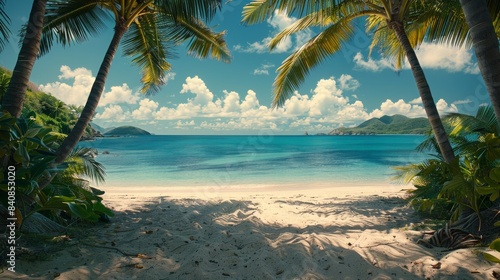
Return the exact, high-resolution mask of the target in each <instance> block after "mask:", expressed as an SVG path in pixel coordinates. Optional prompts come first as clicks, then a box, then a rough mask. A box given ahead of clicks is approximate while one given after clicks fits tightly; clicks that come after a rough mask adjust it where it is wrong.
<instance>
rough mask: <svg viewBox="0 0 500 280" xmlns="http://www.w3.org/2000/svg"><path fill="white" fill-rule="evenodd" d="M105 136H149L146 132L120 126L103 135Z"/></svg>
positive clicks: (133, 127) (136, 128) (132, 127)
mask: <svg viewBox="0 0 500 280" xmlns="http://www.w3.org/2000/svg"><path fill="white" fill-rule="evenodd" d="M104 135H105V136H130V135H135V136H138V135H151V133H149V132H147V131H146V130H143V129H140V128H138V127H135V126H120V127H117V128H114V129H111V130H109V131H107V132H106V133H104Z"/></svg>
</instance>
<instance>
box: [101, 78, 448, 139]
mask: <svg viewBox="0 0 500 280" xmlns="http://www.w3.org/2000/svg"><path fill="white" fill-rule="evenodd" d="M359 86H360V85H359V82H358V81H357V80H356V79H355V78H353V77H352V76H350V75H347V74H345V75H341V76H340V77H339V78H335V77H330V78H327V79H320V80H319V81H318V82H317V84H316V86H315V87H314V88H313V89H312V90H311V91H310V92H309V93H308V94H302V93H300V92H298V91H296V92H295V93H294V94H293V96H291V97H290V98H289V99H288V100H286V101H285V103H284V106H283V107H282V108H278V109H272V108H270V107H268V106H264V105H261V104H260V101H259V99H258V96H257V93H256V92H255V91H253V90H248V91H247V92H246V94H241V93H238V92H236V91H231V90H223V91H222V95H221V96H220V97H218V98H215V95H214V94H213V93H212V92H211V90H210V89H209V88H208V87H207V85H206V84H205V82H204V81H203V79H202V78H200V77H198V76H194V77H187V78H186V79H185V83H184V84H183V86H182V89H181V90H180V93H181V94H183V95H186V100H185V102H181V103H179V104H177V105H171V106H162V105H161V104H159V102H157V101H154V100H152V99H149V98H143V99H141V100H140V101H139V102H138V104H136V105H130V106H128V107H130V109H129V110H124V109H123V108H122V107H121V106H119V105H115V104H110V105H108V106H106V108H104V110H103V112H102V113H100V114H97V115H96V119H99V120H101V121H105V122H115V123H116V122H125V121H129V120H131V119H133V120H145V121H150V122H153V123H155V122H158V124H162V125H166V126H167V127H169V128H173V129H181V130H182V129H190V130H193V129H203V130H207V129H208V130H214V131H233V132H238V131H256V130H273V131H289V130H302V131H328V130H330V129H333V128H335V127H338V126H347V127H349V126H354V125H356V124H359V123H360V122H362V121H365V120H367V119H369V118H373V117H381V116H383V115H394V114H403V115H405V116H409V117H425V111H424V109H423V107H422V105H421V101H420V98H416V99H414V100H409V101H405V100H403V99H400V100H390V99H387V100H386V101H384V102H383V103H381V104H380V107H379V108H377V109H375V110H373V111H371V112H370V111H368V110H367V108H366V107H365V105H364V104H363V102H362V101H361V100H357V99H354V100H352V101H351V100H350V99H349V97H348V96H346V95H345V92H346V91H348V90H353V89H357V88H358V87H359ZM436 106H437V108H438V110H439V112H440V113H444V112H456V111H457V107H456V106H455V104H453V103H452V104H449V103H448V102H446V101H445V100H443V99H440V100H439V101H438V102H437V103H436ZM134 107H135V108H134Z"/></svg>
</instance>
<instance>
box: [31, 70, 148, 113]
mask: <svg viewBox="0 0 500 280" xmlns="http://www.w3.org/2000/svg"><path fill="white" fill-rule="evenodd" d="M60 71H61V75H59V76H58V78H59V80H73V83H72V84H68V83H65V82H60V81H57V82H53V83H48V84H45V85H40V90H41V91H44V92H48V93H50V94H52V95H53V96H54V97H56V98H58V99H60V100H62V101H63V102H65V103H67V104H72V105H77V106H83V105H85V103H86V102H87V98H88V96H89V93H90V90H91V88H92V84H93V83H94V81H95V77H94V76H93V75H92V71H90V70H88V69H86V68H84V67H79V68H76V69H74V70H72V69H71V68H70V67H69V66H66V65H63V66H61V68H60ZM138 95H139V94H138V93H133V92H132V90H131V89H130V88H129V87H128V85H127V84H126V83H124V84H122V85H121V86H112V87H111V90H110V91H108V92H106V91H105V92H104V93H103V95H102V97H101V100H100V101H99V106H106V105H110V104H119V103H127V104H137V101H138V100H139V96H138Z"/></svg>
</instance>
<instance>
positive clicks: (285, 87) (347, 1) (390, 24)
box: [243, 0, 455, 162]
mask: <svg viewBox="0 0 500 280" xmlns="http://www.w3.org/2000/svg"><path fill="white" fill-rule="evenodd" d="M289 2H292V1H277V0H260V1H254V2H251V3H250V4H248V5H246V6H245V7H244V8H243V22H244V23H248V24H254V23H258V22H261V21H263V20H264V19H266V18H267V17H268V16H270V15H272V13H273V12H274V11H275V9H278V10H281V11H284V12H287V13H290V12H294V11H296V12H297V13H299V14H302V13H305V14H306V15H305V16H303V17H301V18H300V19H299V20H297V21H296V22H295V23H294V24H292V25H291V26H289V27H288V28H286V29H284V30H283V31H281V32H280V33H279V34H278V35H276V36H275V37H274V38H273V39H272V40H271V42H270V43H269V46H270V49H271V50H272V49H274V48H275V47H276V46H277V45H278V44H279V43H280V42H281V41H282V40H283V39H285V38H286V37H287V36H290V35H291V34H293V33H295V32H298V31H300V30H303V29H306V28H310V27H315V26H319V27H323V28H324V30H322V31H321V32H320V33H319V34H317V35H316V36H314V37H313V38H312V39H310V40H309V41H308V42H307V43H306V44H305V45H303V46H302V47H300V48H299V49H298V50H297V51H295V52H294V53H293V54H291V55H290V56H289V57H288V58H286V59H285V60H284V61H283V63H282V64H281V66H280V67H279V68H278V70H277V71H278V75H277V77H276V79H275V82H274V100H273V106H274V107H276V106H281V105H282V104H284V102H285V100H286V99H287V98H288V97H290V95H292V94H293V91H294V90H295V89H296V88H297V87H298V86H299V84H300V83H301V82H302V81H303V80H304V78H305V76H306V75H307V74H308V73H309V71H310V69H311V68H312V67H314V66H316V65H317V64H319V63H320V62H322V61H323V60H324V59H326V58H327V57H328V56H330V55H333V54H334V53H336V52H337V51H339V50H340V49H341V48H342V45H343V44H344V43H345V42H347V41H348V40H349V39H350V38H351V37H352V35H353V33H354V28H353V25H352V24H353V21H354V20H356V19H358V18H360V17H366V18H367V23H368V27H369V28H374V27H375V26H376V27H377V29H376V32H375V33H374V42H381V41H382V40H383V39H387V38H389V37H388V34H392V35H391V36H393V38H395V40H397V42H398V44H399V45H400V46H401V48H402V49H403V51H404V54H405V56H406V57H407V59H408V62H409V64H410V66H411V69H412V72H413V76H414V78H415V81H416V83H417V88H418V91H419V93H420V97H421V99H422V104H423V106H424V109H425V112H426V114H427V118H428V119H429V122H430V124H431V126H432V129H433V132H434V135H435V137H436V139H437V141H438V144H439V147H440V150H441V154H442V156H443V158H444V159H445V161H446V162H451V161H452V160H453V158H454V157H455V156H454V153H453V149H452V147H451V145H450V142H449V140H448V137H447V135H446V132H445V130H444V127H443V124H442V122H441V118H440V117H439V114H438V111H437V108H436V105H435V103H434V100H433V97H432V94H431V91H430V88H429V85H428V83H427V79H426V77H425V75H424V72H423V70H422V67H421V66H420V63H419V61H418V58H417V56H416V54H415V51H414V49H413V47H414V46H415V43H414V42H411V41H410V39H409V37H408V34H407V33H406V30H405V28H407V26H409V25H410V24H411V22H412V20H415V15H418V13H416V12H418V11H416V9H417V8H418V7H421V3H420V2H421V1H417V0H373V1H370V0H338V1H315V0H310V1H294V3H289ZM378 31H380V32H378ZM413 37H419V36H416V35H415V34H414V35H413V36H412V37H410V38H411V39H412V40H413ZM413 41H414V40H413Z"/></svg>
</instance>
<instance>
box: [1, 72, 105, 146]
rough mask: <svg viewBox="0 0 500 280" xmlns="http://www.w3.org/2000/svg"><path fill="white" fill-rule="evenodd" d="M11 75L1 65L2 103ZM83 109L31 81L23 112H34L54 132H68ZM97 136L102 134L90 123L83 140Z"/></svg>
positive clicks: (25, 113)
mask: <svg viewBox="0 0 500 280" xmlns="http://www.w3.org/2000/svg"><path fill="white" fill-rule="evenodd" d="M11 76H12V71H10V70H8V69H5V68H4V67H1V66H0V103H1V101H2V99H3V95H4V94H5V92H6V90H7V85H8V84H9V81H10V77H11ZM82 109H83V107H78V106H73V105H68V104H66V103H64V102H62V101H61V100H59V99H57V98H55V97H54V96H52V95H50V94H47V93H45V92H42V91H40V90H39V89H38V86H37V85H35V84H34V83H32V82H29V84H28V90H27V91H26V99H25V101H24V107H23V111H22V114H23V115H27V114H28V113H30V112H34V113H35V114H36V121H37V123H38V124H40V125H43V126H46V127H49V128H51V129H52V131H53V132H58V133H62V134H68V133H69V132H70V131H71V129H72V128H73V126H74V125H75V123H76V121H77V120H78V115H79V114H80V113H81V111H82ZM96 136H100V133H99V132H97V131H96V130H94V129H93V128H92V127H91V126H90V125H89V126H87V128H86V129H85V133H84V135H83V136H82V140H87V139H93V138H94V137H96Z"/></svg>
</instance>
